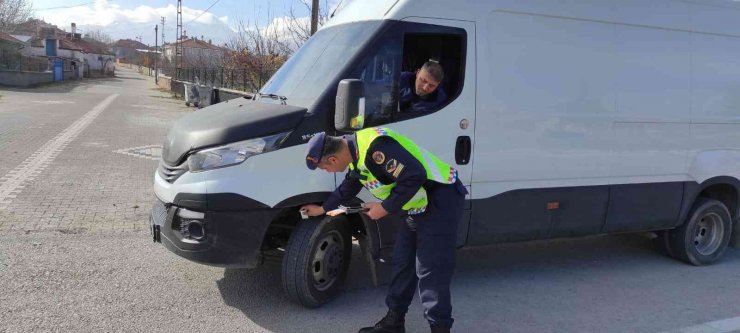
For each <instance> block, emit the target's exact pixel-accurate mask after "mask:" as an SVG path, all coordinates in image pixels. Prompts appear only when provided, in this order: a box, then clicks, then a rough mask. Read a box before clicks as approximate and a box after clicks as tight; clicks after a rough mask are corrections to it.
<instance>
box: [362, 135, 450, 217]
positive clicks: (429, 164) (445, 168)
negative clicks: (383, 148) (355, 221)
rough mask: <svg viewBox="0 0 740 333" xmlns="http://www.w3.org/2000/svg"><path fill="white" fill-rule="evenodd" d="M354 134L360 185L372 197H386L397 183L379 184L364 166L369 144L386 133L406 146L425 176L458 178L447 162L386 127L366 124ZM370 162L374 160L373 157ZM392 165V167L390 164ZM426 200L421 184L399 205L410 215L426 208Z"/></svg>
mask: <svg viewBox="0 0 740 333" xmlns="http://www.w3.org/2000/svg"><path fill="white" fill-rule="evenodd" d="M355 135H356V138H357V150H358V151H357V156H358V161H357V165H356V167H357V169H358V171H359V173H360V183H362V186H364V187H365V188H366V189H367V190H368V191H370V193H371V194H372V195H373V196H374V197H376V198H378V199H380V200H385V199H386V198H388V197H389V196H390V195H391V191H392V190H393V188H394V187H396V183H395V182H393V183H391V184H382V183H381V182H380V181H378V179H377V178H375V176H373V174H372V172H370V170H368V168H367V167H366V166H365V157H366V156H367V153H368V149H369V148H370V143H372V142H373V140H375V139H376V138H378V137H381V136H388V137H391V138H393V139H394V140H396V142H398V143H399V144H401V146H402V147H403V148H404V149H406V151H408V152H409V153H411V155H413V156H414V157H415V158H416V160H417V161H419V163H421V165H422V166H424V169H425V170H426V173H427V179H428V180H431V181H435V182H438V183H442V184H453V183H455V181H457V170H455V169H454V168H452V167H451V166H450V165H449V164H447V163H445V162H442V160H440V159H439V158H437V157H436V156H434V155H433V154H432V153H430V152H428V151H426V150H424V149H421V148H419V146H417V145H416V144H415V143H414V142H413V141H411V140H410V139H409V138H407V137H405V136H403V135H400V134H398V133H395V132H393V131H392V130H390V129H388V128H383V127H373V128H367V129H363V130H360V131H357V132H356V133H355ZM373 153H374V152H373ZM371 158H372V157H371ZM369 162H370V163H373V161H369ZM382 163H383V164H384V165H385V163H392V161H383V162H382ZM391 167H392V168H395V167H393V166H391ZM400 167H402V166H400ZM349 168H350V170H354V169H355V165H353V164H350V166H349ZM386 170H387V171H389V172H391V173H393V171H392V170H388V168H387V167H386ZM399 173H400V172H399ZM427 202H428V201H427V192H426V190H424V188H423V187H421V188H419V191H418V192H416V194H415V195H414V196H413V197H412V198H411V199H410V200H409V201H408V202H406V204H404V205H403V207H402V208H401V209H403V210H406V211H408V213H409V215H415V214H421V213H423V212H424V211H426V208H427Z"/></svg>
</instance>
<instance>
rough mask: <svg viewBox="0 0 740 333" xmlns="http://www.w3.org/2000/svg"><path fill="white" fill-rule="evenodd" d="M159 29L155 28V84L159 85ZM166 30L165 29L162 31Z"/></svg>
mask: <svg viewBox="0 0 740 333" xmlns="http://www.w3.org/2000/svg"><path fill="white" fill-rule="evenodd" d="M162 21H164V17H163V18H162ZM157 29H159V26H158V25H155V26H154V84H158V83H159V67H157V58H159V53H158V51H157V48H159V44H158V43H157V42H158V41H157V38H159V34H158V33H159V31H157ZM162 30H164V28H163V29H162Z"/></svg>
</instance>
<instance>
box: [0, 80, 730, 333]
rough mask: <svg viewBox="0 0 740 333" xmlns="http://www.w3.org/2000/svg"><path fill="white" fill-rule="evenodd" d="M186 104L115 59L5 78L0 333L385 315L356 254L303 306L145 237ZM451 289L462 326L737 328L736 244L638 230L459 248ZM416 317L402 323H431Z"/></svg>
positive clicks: (261, 273)
mask: <svg viewBox="0 0 740 333" xmlns="http://www.w3.org/2000/svg"><path fill="white" fill-rule="evenodd" d="M112 96H115V97H112ZM106 103H107V104H106ZM192 110H193V109H188V108H186V107H185V106H184V105H183V103H182V101H178V100H175V99H172V98H170V97H169V96H168V95H167V94H166V93H163V92H161V91H158V90H157V89H156V88H155V87H154V85H153V82H152V80H151V79H150V78H146V77H144V76H141V75H138V74H136V73H133V72H130V71H123V70H119V71H118V77H116V78H112V79H104V80H91V81H84V82H77V83H65V84H62V85H57V86H48V87H42V88H36V89H29V90H9V89H3V88H0V332H46V331H50V332H57V331H59V332H142V331H153V332H206V331H207V332H355V331H356V330H357V329H358V328H359V327H361V326H364V325H369V324H372V323H374V322H375V321H376V320H377V319H379V318H380V317H381V316H382V315H383V314H384V313H385V306H384V304H383V299H384V294H385V287H383V286H381V287H378V288H374V287H373V286H372V284H371V280H370V278H369V276H368V272H367V269H366V268H365V266H364V265H363V263H362V260H360V259H359V257H358V255H359V253H358V252H359V251H358V249H355V257H354V261H353V263H352V266H351V271H350V279H349V282H348V285H347V287H346V290H345V292H344V293H343V294H342V295H341V296H340V297H339V298H337V299H336V300H334V301H333V302H331V303H330V304H327V305H326V306H324V307H322V308H319V309H305V308H303V307H301V306H298V305H295V304H293V303H290V302H289V301H288V300H287V299H286V298H285V297H284V296H283V293H282V290H281V284H280V274H279V273H280V267H279V266H278V265H275V264H268V265H266V266H263V267H261V268H260V269H257V270H225V269H221V268H213V267H207V266H203V265H198V264H194V263H191V262H188V261H186V260H183V259H181V258H179V257H176V256H175V255H173V254H171V253H169V252H168V251H167V250H165V249H164V248H163V247H162V246H161V245H160V244H154V243H152V241H151V239H150V236H149V233H148V229H147V227H148V224H147V223H148V221H147V214H148V211H149V209H150V208H151V199H152V196H153V193H152V189H151V183H152V176H153V172H154V170H155V168H156V165H157V156H158V155H157V154H158V153H159V151H158V149H159V148H158V147H159V144H160V143H161V142H162V140H163V139H164V135H165V134H166V131H167V129H168V127H169V125H170V124H171V123H172V121H173V120H174V119H177V118H178V117H180V116H182V115H184V114H186V113H187V112H192ZM29 170H30V171H29ZM452 288H453V305H454V316H455V319H456V322H455V326H454V331H458V332H662V331H674V332H679V331H682V330H683V331H684V332H715V333H716V332H732V331H733V330H738V329H740V320H737V319H734V318H736V317H738V316H740V305H738V302H739V301H738V299H739V297H738V296H739V295H740V251H738V250H735V249H730V250H728V252H727V254H726V255H725V258H724V259H723V260H722V261H721V262H719V263H718V264H716V265H713V266H709V267H692V266H689V265H686V264H683V263H681V262H678V261H675V260H672V259H669V258H666V257H663V256H661V255H659V254H657V253H655V252H654V251H653V250H652V246H651V242H650V240H649V239H648V238H646V237H643V236H640V235H619V236H608V237H592V238H585V239H577V240H556V241H545V242H532V243H518V244H504V245H497V246H490V247H485V248H475V249H466V250H461V251H459V253H458V265H457V272H456V275H455V278H454V280H453V286H452ZM421 312H422V310H421V307H420V306H419V304H418V301H417V302H415V303H414V304H413V306H412V308H411V310H410V312H409V315H408V317H407V329H408V331H409V332H426V331H428V327H427V325H426V323H425V322H424V320H423V318H422V316H421ZM722 320H724V321H722ZM736 321H737V322H738V323H737V325H734V324H733V323H735V322H736ZM705 323H709V324H705ZM722 325H724V326H722ZM733 325H734V326H733Z"/></svg>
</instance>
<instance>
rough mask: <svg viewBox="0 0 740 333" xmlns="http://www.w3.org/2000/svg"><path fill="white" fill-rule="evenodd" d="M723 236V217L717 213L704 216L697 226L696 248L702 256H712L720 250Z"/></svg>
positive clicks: (695, 235) (695, 234)
mask: <svg viewBox="0 0 740 333" xmlns="http://www.w3.org/2000/svg"><path fill="white" fill-rule="evenodd" d="M723 235H724V228H723V225H722V217H720V216H719V215H717V214H715V213H709V214H707V215H704V216H702V217H701V220H699V223H697V224H696V232H695V233H694V247H695V248H696V251H697V252H699V253H700V254H701V255H705V256H708V255H712V254H714V252H716V251H717V249H719V247H720V244H721V243H722V236H723Z"/></svg>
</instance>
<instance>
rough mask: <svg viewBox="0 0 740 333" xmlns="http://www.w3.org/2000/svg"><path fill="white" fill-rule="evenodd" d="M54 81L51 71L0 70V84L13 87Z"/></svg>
mask: <svg viewBox="0 0 740 333" xmlns="http://www.w3.org/2000/svg"><path fill="white" fill-rule="evenodd" d="M49 82H54V75H53V74H52V73H51V72H43V73H38V72H18V71H3V70H0V85H4V86H12V87H32V86H35V85H38V84H42V83H49Z"/></svg>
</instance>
